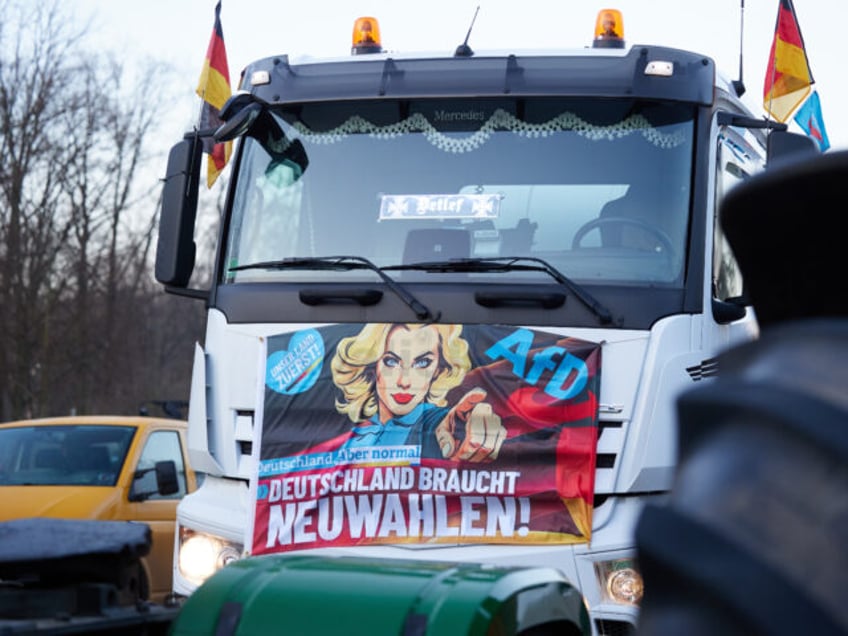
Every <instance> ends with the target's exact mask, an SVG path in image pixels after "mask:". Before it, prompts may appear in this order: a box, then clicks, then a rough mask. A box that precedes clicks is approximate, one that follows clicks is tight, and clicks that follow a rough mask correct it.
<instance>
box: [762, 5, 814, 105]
mask: <svg viewBox="0 0 848 636" xmlns="http://www.w3.org/2000/svg"><path fill="white" fill-rule="evenodd" d="M812 84H813V73H812V71H810V63H809V61H808V60H807V52H806V50H805V49H804V39H803V38H802V37H801V28H800V27H799V26H798V18H797V16H796V15H795V7H793V6H792V0H780V6H779V7H778V10H777V24H776V25H775V28H774V40H773V42H772V44H771V52H770V53H769V60H768V67H767V68H766V78H765V83H764V86H763V107H764V108H765V109H766V112H768V113H769V114H770V115H771V116H772V117H774V118H775V119H776V120H777V121H779V122H785V121H786V120H787V119H789V117H790V115H792V112H793V111H794V110H795V109H796V108H797V107H798V106H799V105H800V104H801V103H802V102H803V101H804V100H805V99H806V98H807V95H809V94H810V90H811V86H812Z"/></svg>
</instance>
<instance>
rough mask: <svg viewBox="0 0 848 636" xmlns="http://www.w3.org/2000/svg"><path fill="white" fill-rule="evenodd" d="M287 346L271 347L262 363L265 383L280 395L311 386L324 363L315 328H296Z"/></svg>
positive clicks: (319, 336) (320, 343) (321, 341)
mask: <svg viewBox="0 0 848 636" xmlns="http://www.w3.org/2000/svg"><path fill="white" fill-rule="evenodd" d="M288 347H289V348H288V349H284V350H280V351H274V352H273V353H271V354H270V355H269V356H268V360H267V361H266V366H265V384H266V385H267V386H268V388H269V389H271V390H272V391H276V392H277V393H282V394H283V395H294V394H296V393H303V392H304V391H308V390H309V389H311V388H312V386H313V385H314V384H315V382H316V381H317V380H318V376H319V375H320V374H321V367H322V365H323V364H324V340H323V339H322V338H321V334H319V333H318V331H317V330H315V329H306V330H304V331H298V332H297V333H296V334H294V335H293V336H292V337H291V340H289V344H288Z"/></svg>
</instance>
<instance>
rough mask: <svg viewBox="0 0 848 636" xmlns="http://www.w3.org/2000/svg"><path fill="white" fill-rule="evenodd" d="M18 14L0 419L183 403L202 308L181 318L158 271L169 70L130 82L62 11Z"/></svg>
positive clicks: (1, 180)
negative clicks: (153, 149)
mask: <svg viewBox="0 0 848 636" xmlns="http://www.w3.org/2000/svg"><path fill="white" fill-rule="evenodd" d="M21 6H22V5H20V6H14V5H12V4H10V3H7V2H4V0H0V153H2V154H0V156H2V157H3V158H4V160H3V162H2V163H0V307H2V314H0V316H2V318H0V419H2V420H6V419H12V418H18V417H32V416H38V415H50V414H60V413H67V412H79V413H86V412H127V411H130V410H134V409H137V407H138V404H140V403H141V402H143V401H145V400H149V399H155V398H160V397H161V395H162V392H163V391H166V390H168V391H174V390H175V387H177V390H178V391H179V392H181V393H182V394H183V395H184V396H185V397H187V391H188V384H189V373H190V364H191V357H192V354H191V351H192V345H193V342H194V340H195V338H194V337H187V336H189V334H192V335H193V334H197V333H199V331H200V325H201V324H202V320H203V317H202V316H203V311H202V310H203V308H202V307H198V306H196V305H195V306H194V307H191V308H187V307H186V306H185V305H184V304H181V305H180V308H179V310H174V309H173V307H174V306H175V305H177V304H179V303H180V302H181V299H176V298H170V297H167V296H166V295H165V294H164V293H163V292H162V291H161V289H160V288H159V287H158V286H157V285H156V284H155V283H154V282H153V278H152V275H151V265H150V260H151V253H150V252H151V245H152V244H153V237H154V231H155V220H156V214H157V207H156V200H157V197H158V190H159V189H160V187H161V186H160V183H159V181H158V179H156V178H154V177H151V176H150V175H151V174H152V173H151V170H150V160H151V158H150V157H147V156H146V155H145V148H146V146H145V142H146V141H148V140H149V136H150V132H151V130H152V128H153V126H154V123H155V122H156V118H157V116H158V112H157V106H158V105H159V104H157V100H156V99H155V98H153V96H155V95H157V94H158V93H156V92H155V91H153V90H152V82H153V81H154V79H161V77H162V76H163V72H164V71H163V70H162V69H161V68H158V67H157V66H155V65H153V64H150V65H148V66H147V67H144V68H142V69H141V72H139V73H137V74H136V75H137V78H136V79H135V80H134V81H133V82H126V80H125V77H126V75H127V74H126V70H125V69H124V68H123V67H122V66H121V65H120V64H118V63H117V62H115V61H114V60H109V59H107V60H106V61H105V62H104V61H101V58H99V57H95V56H93V55H90V54H86V52H85V51H84V49H83V48H82V46H81V41H82V36H83V35H84V31H79V32H73V31H70V30H69V29H68V27H67V25H68V24H71V22H70V21H69V20H67V19H65V16H64V15H63V14H62V11H61V7H62V5H61V4H59V3H58V2H57V3H54V4H52V5H45V4H41V3H39V4H37V5H36V6H35V7H33V8H21ZM13 14H14V15H13ZM156 159H157V164H158V163H162V164H164V161H163V160H162V159H160V158H158V157H156ZM182 302H183V303H184V301H182ZM174 311H181V312H182V314H181V316H180V318H182V320H179V321H176V322H174V323H171V324H169V323H168V322H167V321H168V320H169V319H171V320H173V319H174V315H173V312H174ZM169 314H170V315H169ZM174 325H178V326H179V328H178V329H175V326H174ZM162 348H164V349H166V350H167V349H173V350H175V351H180V352H182V355H179V354H175V355H170V354H169V355H168V356H167V357H168V358H169V359H168V360H163V359H162V354H161V351H162ZM167 397H168V399H172V398H174V397H178V396H174V395H168V396H167Z"/></svg>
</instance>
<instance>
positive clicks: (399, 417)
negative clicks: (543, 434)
mask: <svg viewBox="0 0 848 636" xmlns="http://www.w3.org/2000/svg"><path fill="white" fill-rule="evenodd" d="M461 333H462V325H442V324H426V325H422V324H382V323H375V324H368V325H365V327H363V329H362V331H360V332H359V334H357V335H356V336H351V337H349V338H344V339H342V340H341V342H339V345H338V347H337V348H336V354H335V356H334V357H333V361H332V365H331V367H332V373H333V381H334V382H335V384H336V386H337V387H338V388H339V389H340V391H341V396H340V397H339V399H337V400H336V409H337V410H338V411H339V413H342V414H344V415H347V416H348V418H350V420H351V421H352V422H353V423H354V425H355V426H354V428H353V430H352V431H351V435H350V437H349V438H348V439H347V441H346V442H345V443H344V445H343V447H344V448H356V447H365V446H385V445H388V446H401V445H420V446H421V456H422V457H437V458H441V457H444V458H448V459H453V460H457V461H459V460H465V461H472V462H480V461H487V460H492V459H495V458H496V457H497V455H498V452H499V451H500V448H501V445H502V444H503V441H504V439H506V429H505V428H504V427H503V425H502V424H501V418H500V417H499V416H498V415H497V414H496V413H494V412H493V411H492V407H491V405H490V404H489V403H487V402H485V401H484V400H485V398H486V391H485V390H483V389H480V388H477V389H472V390H470V391H469V392H468V393H466V394H465V395H464V396H463V397H462V398H461V399H460V400H459V401H458V402H457V403H456V404H454V405H448V404H447V400H446V399H445V398H446V395H447V394H448V392H449V391H450V390H451V389H453V388H455V387H457V386H459V385H460V384H461V383H462V380H463V379H464V378H465V374H466V373H467V372H468V371H469V369H470V368H471V359H470V357H469V355H468V343H467V342H466V341H465V339H463V338H462V337H461Z"/></svg>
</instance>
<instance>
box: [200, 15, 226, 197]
mask: <svg viewBox="0 0 848 636" xmlns="http://www.w3.org/2000/svg"><path fill="white" fill-rule="evenodd" d="M196 92H197V94H198V96H199V97H200V98H201V99H202V100H203V108H202V109H201V111H200V129H201V130H206V129H209V128H217V127H218V126H220V125H221V123H222V121H221V118H220V117H219V116H218V113H219V111H220V109H221V108H223V106H224V103H225V102H226V101H227V100H228V99H229V98H230V95H232V91H231V90H230V71H229V68H228V66H227V49H226V47H225V46H224V31H223V29H221V0H218V4H216V5H215V26H214V28H213V29H212V37H211V38H210V39H209V48H208V49H207V50H206V59H205V60H204V61H203V71H202V72H201V73H200V80H199V81H198V82H197V90H196ZM232 145H233V142H232V141H228V142H225V143H220V144H216V143H215V141H214V140H213V139H212V138H211V137H206V138H204V140H203V152H205V153H207V154H208V155H209V157H208V158H207V163H206V183H207V186H208V187H210V188H211V187H212V185H213V184H214V183H215V180H216V179H217V178H218V175H219V174H221V171H222V170H223V169H224V166H226V165H227V162H228V161H229V160H230V153H231V152H232Z"/></svg>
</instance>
